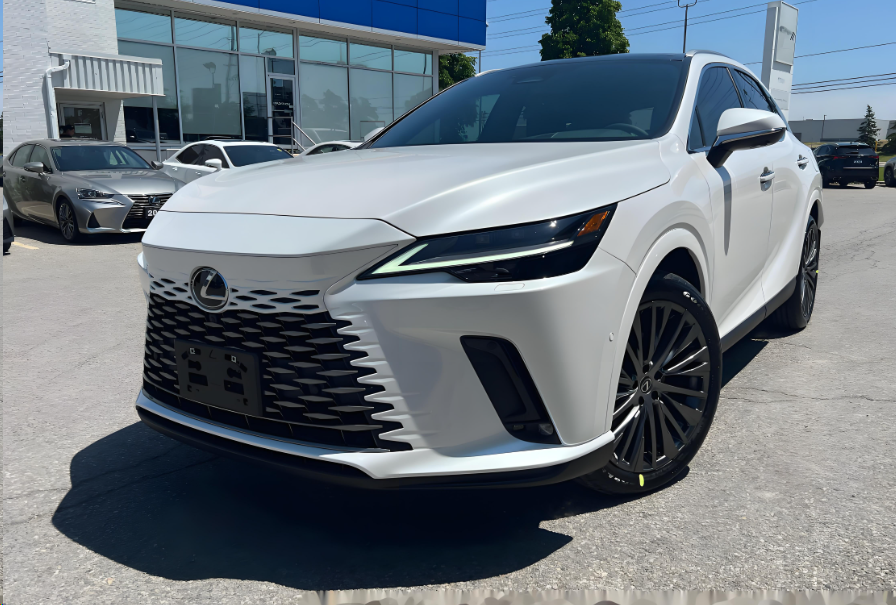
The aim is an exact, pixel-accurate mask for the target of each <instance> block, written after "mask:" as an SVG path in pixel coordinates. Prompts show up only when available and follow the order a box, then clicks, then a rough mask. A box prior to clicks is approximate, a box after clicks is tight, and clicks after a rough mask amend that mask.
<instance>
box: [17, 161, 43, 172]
mask: <svg viewBox="0 0 896 605" xmlns="http://www.w3.org/2000/svg"><path fill="white" fill-rule="evenodd" d="M22 168H24V169H25V170H27V171H28V172H36V173H38V174H43V173H44V172H49V169H47V167H46V166H44V163H43V162H28V163H27V164H25V165H24V166H22Z"/></svg>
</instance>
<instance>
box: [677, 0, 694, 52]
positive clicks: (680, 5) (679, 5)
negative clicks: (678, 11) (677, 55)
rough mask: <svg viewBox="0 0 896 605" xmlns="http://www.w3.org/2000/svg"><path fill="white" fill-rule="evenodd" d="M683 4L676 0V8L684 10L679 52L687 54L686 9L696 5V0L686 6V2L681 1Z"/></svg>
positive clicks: (685, 0)
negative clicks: (682, 32) (682, 33)
mask: <svg viewBox="0 0 896 605" xmlns="http://www.w3.org/2000/svg"><path fill="white" fill-rule="evenodd" d="M683 1H684V4H682V0H678V8H683V9H684V41H683V42H682V43H681V52H682V53H686V52H688V9H689V8H691V7H692V6H694V5H695V4H697V2H698V0H694V1H693V2H691V3H690V4H688V2H687V0H683Z"/></svg>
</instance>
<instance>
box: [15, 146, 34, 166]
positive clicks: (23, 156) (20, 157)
mask: <svg viewBox="0 0 896 605" xmlns="http://www.w3.org/2000/svg"><path fill="white" fill-rule="evenodd" d="M33 148H34V145H22V146H21V147H19V150H18V151H17V152H16V154H15V155H14V156H13V157H12V161H11V162H10V164H12V165H13V166H15V167H16V168H21V167H22V166H24V165H25V164H27V163H28V156H30V155H31V150H32V149H33Z"/></svg>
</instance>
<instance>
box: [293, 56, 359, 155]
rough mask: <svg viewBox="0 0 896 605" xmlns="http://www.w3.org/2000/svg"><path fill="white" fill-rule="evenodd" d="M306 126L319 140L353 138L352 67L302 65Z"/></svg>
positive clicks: (315, 139)
mask: <svg viewBox="0 0 896 605" xmlns="http://www.w3.org/2000/svg"><path fill="white" fill-rule="evenodd" d="M299 89H300V92H301V107H302V129H303V130H304V131H305V132H306V133H308V136H310V137H312V138H313V139H314V142H315V143H320V142H323V141H337V140H345V139H348V138H349V127H348V70H347V69H345V68H344V67H333V66H330V65H316V64H314V63H305V64H303V65H302V66H301V68H300V69H299Z"/></svg>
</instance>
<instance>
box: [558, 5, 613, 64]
mask: <svg viewBox="0 0 896 605" xmlns="http://www.w3.org/2000/svg"><path fill="white" fill-rule="evenodd" d="M621 9H622V4H621V3H620V2H618V0H552V6H551V12H550V14H549V15H548V17H547V19H545V22H546V23H547V24H548V25H550V26H551V33H549V34H545V35H544V36H542V37H541V41H540V42H541V60H542V61H550V60H551V59H570V58H572V57H591V56H595V55H615V54H617V53H627V52H628V49H629V45H628V38H626V37H625V34H624V33H623V31H622V24H621V23H620V22H619V19H617V18H616V13H617V12H618V11H620V10H621Z"/></svg>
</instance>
